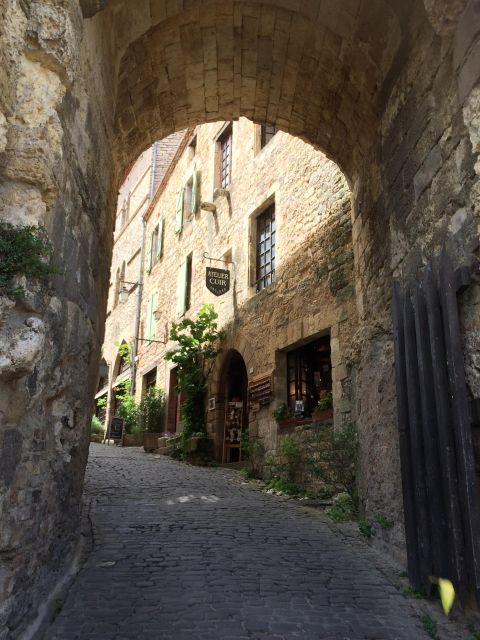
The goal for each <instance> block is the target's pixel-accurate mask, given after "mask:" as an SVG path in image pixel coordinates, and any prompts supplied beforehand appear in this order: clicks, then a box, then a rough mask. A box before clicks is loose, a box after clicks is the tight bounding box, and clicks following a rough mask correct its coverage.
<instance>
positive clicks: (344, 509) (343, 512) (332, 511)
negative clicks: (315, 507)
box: [325, 493, 357, 522]
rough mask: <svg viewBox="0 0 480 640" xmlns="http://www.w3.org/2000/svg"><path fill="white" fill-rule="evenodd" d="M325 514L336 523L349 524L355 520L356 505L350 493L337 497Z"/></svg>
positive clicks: (340, 494)
mask: <svg viewBox="0 0 480 640" xmlns="http://www.w3.org/2000/svg"><path fill="white" fill-rule="evenodd" d="M325 513H326V514H327V515H328V517H329V518H331V519H332V520H333V521H334V522H348V521H350V520H355V518H356V516H357V511H356V509H355V505H354V504H353V500H352V498H351V496H350V495H348V493H339V494H338V495H337V496H335V498H334V499H333V503H332V506H331V507H328V508H327V509H325Z"/></svg>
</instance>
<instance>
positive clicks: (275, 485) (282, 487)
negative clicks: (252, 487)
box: [269, 477, 301, 496]
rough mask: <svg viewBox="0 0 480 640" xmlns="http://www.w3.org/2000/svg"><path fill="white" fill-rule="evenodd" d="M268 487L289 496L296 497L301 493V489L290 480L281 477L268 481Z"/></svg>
mask: <svg viewBox="0 0 480 640" xmlns="http://www.w3.org/2000/svg"><path fill="white" fill-rule="evenodd" d="M269 487H270V488H271V489H274V490H275V491H281V492H282V493H287V494H288V495H290V496H296V495H298V494H299V493H301V489H300V488H299V487H298V486H297V485H296V484H295V483H294V482H292V481H291V480H288V479H287V478H282V477H274V478H272V479H271V480H270V483H269Z"/></svg>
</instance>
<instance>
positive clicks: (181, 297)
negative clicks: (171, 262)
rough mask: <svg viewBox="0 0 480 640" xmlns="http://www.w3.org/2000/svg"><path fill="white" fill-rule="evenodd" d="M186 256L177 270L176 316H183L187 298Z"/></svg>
mask: <svg viewBox="0 0 480 640" xmlns="http://www.w3.org/2000/svg"><path fill="white" fill-rule="evenodd" d="M187 264H188V261H187V258H185V260H184V261H183V262H182V264H181V265H180V270H179V272H178V286H177V316H183V315H184V313H185V311H186V310H187V309H186V306H187V305H186V298H187Z"/></svg>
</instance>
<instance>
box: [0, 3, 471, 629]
mask: <svg viewBox="0 0 480 640" xmlns="http://www.w3.org/2000/svg"><path fill="white" fill-rule="evenodd" d="M447 4H448V7H447ZM425 5H426V6H427V9H428V11H426V10H425V7H424V2H422V1H421V0H407V1H406V2H404V1H400V0H370V1H369V2H358V0H348V1H347V2H342V3H335V2H322V3H318V1H317V0H306V1H305V2H303V3H297V4H296V5H295V6H296V9H295V10H293V9H292V3H291V2H289V1H288V0H263V1H262V0H250V1H248V2H246V1H241V0H235V1H234V0H227V1H221V2H220V1H218V2H217V1H216V0H208V1H207V2H202V3H194V2H191V1H189V0H179V1H178V2H167V1H164V0H142V1H141V2H135V3H132V2H126V1H125V0H111V1H110V2H107V1H106V0H101V1H100V0H99V1H89V0H82V2H81V3H80V5H79V3H78V0H71V1H70V2H65V3H61V4H60V5H59V3H57V2H53V0H52V1H47V2H35V1H33V0H32V1H31V2H23V1H22V2H20V0H9V2H8V3H7V5H5V7H3V8H2V9H0V18H1V19H0V36H1V38H0V41H1V43H2V44H1V46H0V60H1V61H2V65H0V175H1V184H0V189H1V196H2V198H1V207H2V216H3V217H4V218H5V219H7V220H10V221H13V222H16V223H18V222H24V223H25V222H30V223H40V224H42V225H43V226H45V228H46V229H47V232H48V234H49V237H50V239H51V241H52V245H53V248H54V255H55V259H56V260H57V261H58V262H59V263H60V264H62V265H64V267H65V272H64V274H63V275H62V276H55V277H54V278H53V281H52V288H51V289H50V290H49V291H42V290H40V289H37V288H35V286H34V285H32V286H31V287H29V295H28V296H27V297H26V298H25V300H23V301H22V302H19V303H16V304H11V303H10V302H9V301H8V300H5V299H4V298H2V299H1V306H0V321H1V323H2V324H1V332H2V336H1V339H2V344H5V345H6V348H5V353H4V354H3V353H2V360H1V362H0V367H1V368H0V420H1V423H0V424H1V428H2V433H1V436H0V438H1V446H2V451H1V453H0V463H1V464H0V469H1V470H2V471H1V476H0V480H1V484H0V490H1V499H2V502H3V503H4V504H6V505H8V507H9V508H8V513H7V516H6V518H5V519H4V523H2V526H3V532H2V533H3V538H2V547H3V550H2V552H1V553H0V560H1V562H2V572H1V575H2V576H5V577H4V578H3V579H2V580H3V582H2V586H1V590H2V591H3V593H1V597H2V601H3V602H4V603H5V606H4V613H2V615H3V616H4V618H2V619H0V626H2V627H6V628H9V629H11V630H12V633H13V632H15V633H18V632H19V630H20V629H21V628H22V625H23V626H25V624H27V623H28V620H29V617H31V616H32V615H33V612H34V611H35V609H36V603H37V602H38V601H39V600H40V599H41V597H42V593H43V592H44V591H45V592H48V590H49V586H50V583H49V581H50V580H51V574H50V568H51V567H52V566H60V565H61V563H62V562H63V560H64V558H65V557H67V556H68V555H69V553H70V551H71V550H72V549H73V548H74V546H75V544H76V539H77V532H78V523H79V514H80V509H79V505H80V498H81V491H82V482H83V471H84V467H85V462H86V456H87V441H88V420H89V411H88V410H86V407H91V404H92V403H91V399H92V398H93V395H94V392H95V384H96V372H97V367H98V359H99V347H100V344H101V342H102V334H103V328H102V327H103V322H104V318H105V308H106V296H107V290H108V273H109V265H110V259H111V247H112V229H113V220H114V205H115V194H116V190H117V187H118V182H119V179H120V176H121V175H122V174H123V173H124V171H125V170H126V168H127V167H128V165H129V164H130V163H131V161H133V160H134V159H135V158H136V157H137V156H138V154H139V153H140V152H141V151H142V150H144V149H145V148H146V147H147V146H148V145H149V144H151V143H152V142H153V141H155V140H156V139H158V138H161V137H163V136H165V135H167V134H169V133H172V132H173V131H175V130H178V129H181V128H184V127H186V126H188V125H195V124H198V123H201V122H206V121H212V120H218V119H225V120H229V119H232V118H237V117H239V116H240V115H245V116H248V117H250V118H252V119H253V120H255V121H257V122H267V123H269V124H274V125H277V126H278V127H280V128H282V129H284V130H285V131H289V132H291V133H293V134H295V135H298V136H300V137H302V138H303V139H305V140H306V141H308V142H310V143H311V144H314V145H316V146H317V147H318V148H320V149H322V150H324V151H325V152H326V153H327V155H329V156H330V157H331V158H332V159H333V160H335V161H336V162H337V163H338V164H339V166H340V167H341V168H342V169H343V170H344V172H345V174H346V176H347V177H348V179H349V181H350V186H351V189H352V194H353V195H352V205H353V206H352V210H353V237H354V248H355V259H356V292H357V302H358V308H359V312H360V318H361V322H362V324H361V328H360V330H359V334H358V340H357V348H356V350H355V352H354V353H352V358H351V365H352V367H354V368H355V380H356V396H357V415H358V423H359V428H360V433H361V438H362V443H363V447H362V451H363V455H362V460H361V468H362V486H361V490H362V495H363V496H364V499H365V502H366V505H367V508H368V509H369V510H370V511H371V512H372V513H374V512H376V511H378V512H381V511H382V509H383V508H384V505H385V504H394V505H395V514H396V517H397V519H401V503H400V499H399V494H400V492H399V481H398V473H397V472H396V470H398V455H397V443H396V432H395V429H396V417H395V392H394V385H393V367H392V363H393V349H392V330H391V321H390V296H391V293H390V292H391V281H392V276H393V275H400V274H402V275H403V276H405V277H409V276H412V275H414V273H415V269H416V267H417V266H418V264H421V263H422V261H424V260H425V259H427V258H429V257H430V256H432V255H433V254H435V252H436V251H437V250H438V248H439V247H440V246H441V245H442V244H443V243H444V242H452V244H453V245H454V247H455V250H456V259H457V261H458V262H461V260H462V259H464V258H465V257H466V256H467V255H468V254H470V253H471V252H472V251H475V250H476V247H477V244H478V242H477V231H476V227H477V223H478V214H479V209H480V203H479V197H478V185H479V173H480V171H479V168H478V163H477V164H476V165H475V161H476V158H477V154H478V152H479V148H478V136H477V134H476V132H475V127H474V126H471V124H472V123H471V122H469V121H467V122H465V120H464V117H468V114H472V113H474V112H475V105H476V104H478V80H479V70H478V65H476V64H475V51H477V50H478V37H479V36H478V33H477V31H475V30H474V29H471V28H469V25H471V24H475V21H474V20H472V16H475V15H476V14H475V11H477V9H476V7H477V3H476V1H475V0H469V1H467V0H458V1H456V2H455V3H445V2H444V1H443V0H428V2H427V0H425ZM200 6H201V10H200ZM446 8H448V9H449V10H448V11H446ZM81 9H83V14H82V12H81ZM452 238H453V240H452ZM25 344H28V348H27V349H22V348H21V347H22V346H25ZM379 462H380V464H379ZM32 465H33V466H34V467H35V475H37V476H38V477H41V478H42V483H41V487H40V494H38V492H35V494H34V492H33V491H32V489H31V485H30V480H31V473H30V471H29V469H31V468H32ZM387 471H388V473H387ZM18 495H23V496H25V498H24V503H23V504H20V503H19V502H18V497H16V496H18ZM25 510H28V514H29V515H28V521H27V522H26V521H25V520H24V519H23V514H24V513H25ZM26 524H28V526H26ZM399 530H400V529H399ZM399 535H400V534H399ZM400 538H401V536H400ZM38 540H41V541H42V544H40V545H39V544H38ZM54 541H60V542H55V543H54ZM25 554H27V555H29V557H30V566H29V576H30V577H29V582H30V584H31V589H30V591H29V596H28V597H23V595H20V594H22V591H23V588H22V585H23V584H25V583H26V573H25V567H24V566H23V563H22V558H23V557H25Z"/></svg>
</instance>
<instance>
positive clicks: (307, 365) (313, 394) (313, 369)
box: [287, 336, 332, 417]
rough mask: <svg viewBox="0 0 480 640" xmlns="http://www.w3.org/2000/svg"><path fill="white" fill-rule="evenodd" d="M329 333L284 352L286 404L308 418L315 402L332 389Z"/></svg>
mask: <svg viewBox="0 0 480 640" xmlns="http://www.w3.org/2000/svg"><path fill="white" fill-rule="evenodd" d="M330 353H331V351H330V336H324V337H323V338H320V339H319V340H315V341H314V342H310V343H309V344H307V345H304V346H302V347H299V348H298V349H294V350H293V351H290V352H289V353H288V354H287V394H288V406H289V408H290V410H291V411H292V412H293V413H301V414H303V415H304V416H305V417H309V416H311V414H312V411H313V410H314V409H315V407H316V406H317V404H318V401H319V400H320V399H322V398H324V397H325V395H326V394H327V393H329V392H331V390H332V363H331V357H330Z"/></svg>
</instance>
